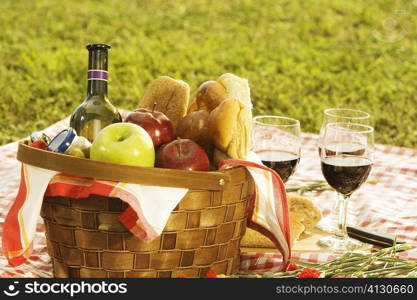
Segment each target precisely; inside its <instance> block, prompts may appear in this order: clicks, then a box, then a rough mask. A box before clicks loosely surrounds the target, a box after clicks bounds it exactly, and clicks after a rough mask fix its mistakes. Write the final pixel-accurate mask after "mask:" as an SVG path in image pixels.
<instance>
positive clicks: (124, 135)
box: [90, 123, 155, 167]
mask: <svg viewBox="0 0 417 300" xmlns="http://www.w3.org/2000/svg"><path fill="white" fill-rule="evenodd" d="M90 158H91V159H94V160H100V161H106V162H111V163H116V164H122V165H130V166H139V167H153V166H154V164H155V149H154V147H153V142H152V139H151V137H150V136H149V134H148V133H147V132H146V130H145V129H143V128H142V127H140V126H139V125H136V124H132V123H115V124H111V125H109V126H106V127H104V128H103V129H102V130H101V131H100V132H99V133H98V135H97V137H96V138H95V139H94V142H93V144H92V145H91V150H90Z"/></svg>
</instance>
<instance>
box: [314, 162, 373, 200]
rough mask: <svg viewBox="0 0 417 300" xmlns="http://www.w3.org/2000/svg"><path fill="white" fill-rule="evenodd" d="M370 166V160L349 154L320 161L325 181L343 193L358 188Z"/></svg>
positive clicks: (349, 192) (367, 173) (366, 176)
mask: <svg viewBox="0 0 417 300" xmlns="http://www.w3.org/2000/svg"><path fill="white" fill-rule="evenodd" d="M371 167H372V162H371V160H369V159H367V158H364V157H358V156H351V155H340V156H330V157H326V158H324V159H323V160H322V162H321V170H322V172H323V175H324V177H325V178H326V181H327V183H328V184H329V185H330V186H331V187H332V188H334V189H335V190H336V191H338V192H339V193H341V194H343V195H350V194H352V192H354V191H355V190H356V189H358V188H359V187H360V186H361V185H362V184H363V183H364V182H365V181H366V179H367V178H368V175H369V173H370V172H371Z"/></svg>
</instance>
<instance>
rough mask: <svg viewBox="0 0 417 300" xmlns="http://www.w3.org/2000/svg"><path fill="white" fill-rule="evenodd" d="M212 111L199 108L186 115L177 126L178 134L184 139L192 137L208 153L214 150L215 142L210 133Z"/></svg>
mask: <svg viewBox="0 0 417 300" xmlns="http://www.w3.org/2000/svg"><path fill="white" fill-rule="evenodd" d="M209 117H210V113H209V112H208V111H206V110H199V111H195V112H192V113H189V114H188V115H186V116H185V117H184V118H183V119H182V120H181V121H180V122H179V123H178V127H177V136H178V137H180V138H182V139H191V140H193V141H194V142H196V143H197V144H199V145H200V146H202V147H203V148H204V149H205V150H206V152H207V153H211V152H212V148H213V143H212V141H211V137H210V133H209Z"/></svg>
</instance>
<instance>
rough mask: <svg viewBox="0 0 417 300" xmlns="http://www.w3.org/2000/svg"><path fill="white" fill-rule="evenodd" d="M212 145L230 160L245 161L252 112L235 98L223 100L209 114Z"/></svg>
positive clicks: (250, 135) (250, 134)
mask: <svg viewBox="0 0 417 300" xmlns="http://www.w3.org/2000/svg"><path fill="white" fill-rule="evenodd" d="M209 132H210V136H211V138H212V141H213V144H214V145H215V146H216V147H217V148H218V149H219V150H221V151H223V152H224V153H226V154H227V155H228V156H230V157H231V158H236V159H246V157H247V155H248V153H249V147H250V145H251V141H252V111H251V110H250V109H248V108H247V107H246V105H244V104H243V103H242V102H240V101H239V100H238V99H235V98H229V99H226V100H224V101H223V102H222V103H221V104H220V105H219V106H217V107H216V108H215V109H214V110H213V111H212V112H211V113H210V118H209Z"/></svg>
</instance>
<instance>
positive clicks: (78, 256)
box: [18, 143, 254, 278]
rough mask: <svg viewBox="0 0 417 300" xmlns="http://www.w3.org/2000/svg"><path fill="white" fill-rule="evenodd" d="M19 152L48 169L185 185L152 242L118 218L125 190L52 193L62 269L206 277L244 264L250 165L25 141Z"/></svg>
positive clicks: (45, 212) (52, 249)
mask: <svg viewBox="0 0 417 300" xmlns="http://www.w3.org/2000/svg"><path fill="white" fill-rule="evenodd" d="M18 160H20V161H22V162H24V163H27V164H30V165H33V166H37V167H41V168H45V169H50V170H54V171H58V172H64V173H69V174H75V175H79V176H85V177H94V178H97V179H102V180H114V181H123V182H131V183H140V184H149V185H160V186H170V187H184V188H188V189H189V191H188V193H187V194H186V196H185V197H184V198H183V199H182V200H181V202H180V203H179V205H178V206H177V207H176V208H175V210H174V211H173V212H172V213H171V215H170V217H169V220H168V223H167V225H166V227H165V229H164V231H163V233H162V235H161V236H160V237H158V238H157V239H155V240H154V241H152V242H150V243H144V242H142V241H140V240H139V239H138V238H136V237H135V236H133V235H132V234H131V233H130V232H129V231H128V230H127V229H126V228H125V227H124V226H123V225H121V224H120V223H119V221H118V215H119V214H120V213H121V212H122V211H124V210H125V209H126V208H127V204H126V203H125V202H123V201H121V200H120V199H118V198H107V197H102V196H96V195H93V196H90V197H89V198H85V199H72V198H65V197H45V198H44V203H43V206H42V212H41V215H42V217H43V219H44V222H45V227H46V238H47V246H48V253H49V255H50V256H51V258H52V262H53V269H54V275H55V276H56V277H82V278H84V277H181V276H187V277H205V275H206V273H207V271H208V270H210V269H211V270H214V271H216V272H218V273H223V274H233V273H235V272H236V271H237V270H238V268H239V263H240V262H239V254H240V249H239V248H240V240H241V238H242V236H243V234H244V232H245V229H246V215H247V206H248V200H249V198H250V196H251V195H252V193H253V190H254V184H253V180H252V178H251V176H250V175H249V173H248V172H247V171H246V169H245V168H242V167H238V168H233V169H229V170H226V171H223V172H190V171H182V170H168V169H157V168H139V167H131V166H121V165H114V164H110V163H103V162H97V161H92V160H87V159H80V158H76V157H71V156H67V155H62V154H56V153H51V152H48V151H42V150H39V149H35V148H31V147H29V146H27V145H25V144H24V143H21V144H20V145H19V151H18Z"/></svg>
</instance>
